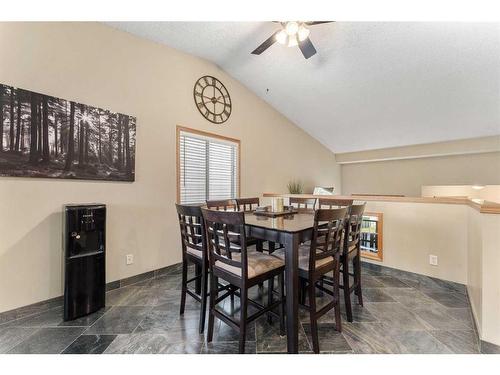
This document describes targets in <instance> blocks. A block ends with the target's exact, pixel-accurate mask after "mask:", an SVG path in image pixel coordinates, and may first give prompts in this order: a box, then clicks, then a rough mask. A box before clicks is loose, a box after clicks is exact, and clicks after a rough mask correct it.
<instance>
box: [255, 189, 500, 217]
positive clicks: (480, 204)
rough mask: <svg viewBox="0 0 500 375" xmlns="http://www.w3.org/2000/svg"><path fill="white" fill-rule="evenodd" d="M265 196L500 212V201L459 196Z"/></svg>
mask: <svg viewBox="0 0 500 375" xmlns="http://www.w3.org/2000/svg"><path fill="white" fill-rule="evenodd" d="M262 196H264V197H283V198H318V199H346V200H352V199H353V200H356V201H367V202H401V203H435V204H463V205H467V206H470V207H472V208H474V209H475V210H477V211H479V212H480V213H483V214H500V203H496V202H490V201H485V200H482V199H469V198H459V197H400V196H391V195H352V196H351V195H314V194H278V193H264V194H262Z"/></svg>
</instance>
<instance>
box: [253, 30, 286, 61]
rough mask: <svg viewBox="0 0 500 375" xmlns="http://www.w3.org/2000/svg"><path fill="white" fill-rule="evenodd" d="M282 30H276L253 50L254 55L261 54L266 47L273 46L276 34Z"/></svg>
mask: <svg viewBox="0 0 500 375" xmlns="http://www.w3.org/2000/svg"><path fill="white" fill-rule="evenodd" d="M279 32H280V30H278V31H276V32H275V33H274V34H273V35H271V36H270V37H269V38H267V39H266V40H265V41H264V42H263V43H262V44H261V45H260V46H258V47H257V48H256V49H254V50H253V51H252V54H253V55H260V54H261V53H262V52H264V51H265V50H266V49H268V48H269V47H271V46H272V45H273V44H274V43H275V42H276V34H278V33H279Z"/></svg>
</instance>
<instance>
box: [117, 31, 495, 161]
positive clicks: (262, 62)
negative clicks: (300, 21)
mask: <svg viewBox="0 0 500 375" xmlns="http://www.w3.org/2000/svg"><path fill="white" fill-rule="evenodd" d="M108 24H109V25H111V26H113V27H116V28H119V29H122V30H124V31H127V32H130V33H132V34H135V35H137V36H140V37H144V38H147V39H150V40H153V41H156V42H159V43H163V44H165V45H168V46H170V47H173V48H176V49H179V50H182V51H184V52H187V53H190V54H193V55H196V56H199V57H202V58H205V59H207V60H210V61H212V62H214V63H215V64H217V65H218V66H220V67H221V68H222V69H224V70H225V71H226V72H228V73H229V74H230V75H231V76H233V77H234V78H236V79H238V80H239V81H240V82H242V83H243V84H244V85H245V86H247V87H248V88H249V89H250V90H252V91H253V92H255V94H257V95H258V96H259V97H261V98H262V99H263V100H265V101H266V102H268V103H269V104H270V105H272V106H273V107H275V108H276V109H277V110H278V111H280V112H281V113H283V114H284V115H285V116H286V117H288V118H289V119H290V120H291V121H293V122H294V123H295V124H297V125H298V126H300V127H301V128H303V129H304V130H305V131H306V132H308V133H309V134H310V135H312V136H313V137H315V138H317V139H318V140H319V141H320V142H321V143H323V144H324V145H325V146H327V147H328V148H329V149H330V150H332V151H333V152H337V153H338V152H350V151H360V150H368V149H379V148H386V147H395V146H405V145H413V144H420V143H431V142H439V141H447V140H454V139H463V138H473V137H481V136H488V135H497V134H500V24H493V23H490V24H486V23H484V24H474V23H390V22H389V23H366V22H353V23H346V22H335V23H330V24H323V25H317V26H313V27H312V28H311V35H310V38H311V40H312V42H313V43H314V45H315V46H316V49H317V50H318V53H317V54H316V55H315V56H313V57H311V58H310V59H309V60H305V59H304V58H303V57H302V54H301V53H300V50H299V49H298V48H297V47H291V48H288V47H285V46H282V45H280V44H278V43H276V44H274V45H273V46H272V47H271V48H269V49H268V50H267V51H265V52H264V53H263V54H262V55H260V56H256V55H251V54H250V52H251V51H252V50H253V49H254V48H255V47H257V46H258V45H259V44H260V43H261V42H263V41H264V40H265V39H266V38H267V37H269V36H270V35H271V34H272V33H273V32H274V31H275V30H277V28H278V27H279V26H278V25H277V24H275V23H271V22H255V23H247V22H229V23H228V22H112V23H108Z"/></svg>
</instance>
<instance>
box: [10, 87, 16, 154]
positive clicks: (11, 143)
mask: <svg viewBox="0 0 500 375" xmlns="http://www.w3.org/2000/svg"><path fill="white" fill-rule="evenodd" d="M14 105H15V100H14V87H12V86H11V88H10V129H9V150H10V151H11V152H13V151H14V126H15V125H14V120H15V119H14Z"/></svg>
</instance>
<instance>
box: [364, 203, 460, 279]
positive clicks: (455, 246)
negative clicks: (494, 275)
mask: <svg viewBox="0 0 500 375" xmlns="http://www.w3.org/2000/svg"><path fill="white" fill-rule="evenodd" d="M467 208H468V207H466V206H464V205H454V204H431V203H429V204H428V203H402V202H367V204H366V211H368V212H381V213H383V215H384V216H383V222H384V224H383V257H384V259H383V262H378V261H370V260H367V259H365V260H366V261H368V262H371V263H375V264H382V265H384V266H387V267H392V268H397V269H401V270H404V271H409V272H415V273H419V274H422V275H427V276H432V277H437V278H439V279H443V280H449V281H453V282H457V283H461V284H466V282H467V232H466V228H467V212H466V210H467ZM431 254H432V255H437V256H438V263H439V264H438V266H432V265H430V264H429V255H431Z"/></svg>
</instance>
